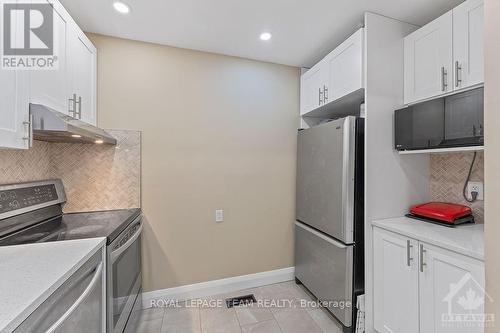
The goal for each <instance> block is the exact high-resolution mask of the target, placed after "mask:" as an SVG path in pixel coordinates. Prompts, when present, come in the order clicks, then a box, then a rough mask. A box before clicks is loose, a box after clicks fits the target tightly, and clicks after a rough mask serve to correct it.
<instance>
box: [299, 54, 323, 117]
mask: <svg viewBox="0 0 500 333" xmlns="http://www.w3.org/2000/svg"><path fill="white" fill-rule="evenodd" d="M322 65H323V63H318V64H316V65H315V66H314V67H313V68H311V69H310V70H308V71H307V72H306V73H304V75H302V77H301V80H300V81H301V84H300V90H301V93H300V95H301V108H300V109H301V110H300V114H301V115H303V114H305V113H307V112H309V111H312V110H314V109H316V108H318V107H319V106H321V105H322V104H323V90H324V85H325V83H324V79H323V78H324V69H323V66H322Z"/></svg>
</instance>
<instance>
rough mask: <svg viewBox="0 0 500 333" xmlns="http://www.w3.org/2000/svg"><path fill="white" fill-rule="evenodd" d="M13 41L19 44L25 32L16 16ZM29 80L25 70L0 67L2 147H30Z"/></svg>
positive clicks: (0, 128)
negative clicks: (17, 21) (20, 37)
mask: <svg viewBox="0 0 500 333" xmlns="http://www.w3.org/2000/svg"><path fill="white" fill-rule="evenodd" d="M13 19H14V22H13V26H16V27H17V28H18V29H15V30H14V31H13V32H12V33H11V38H12V40H11V43H12V44H13V45H16V44H17V41H18V40H19V36H21V34H23V30H22V27H21V25H20V24H17V23H16V19H17V17H16V16H14V18H13ZM29 121H30V119H29V80H28V73H27V72H26V71H23V70H7V69H0V148H17V149H27V148H29V140H30V127H29V126H30V122H29Z"/></svg>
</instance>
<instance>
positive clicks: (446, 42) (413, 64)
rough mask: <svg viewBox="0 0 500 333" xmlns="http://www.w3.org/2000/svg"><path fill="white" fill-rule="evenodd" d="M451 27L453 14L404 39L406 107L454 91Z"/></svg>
mask: <svg viewBox="0 0 500 333" xmlns="http://www.w3.org/2000/svg"><path fill="white" fill-rule="evenodd" d="M452 26H453V15H452V12H451V11H450V12H448V13H446V14H444V15H443V16H441V17H439V18H437V19H436V20H434V21H432V22H431V23H429V24H427V25H426V26H424V27H422V28H420V29H419V30H417V31H415V32H413V33H412V34H410V35H408V36H407V37H405V39H404V57H405V59H404V63H405V64H404V67H405V69H404V76H405V94H404V100H405V104H410V103H413V102H416V101H419V100H423V99H427V98H431V97H435V96H439V95H442V94H444V93H447V92H449V91H453V86H452V82H453V71H452V63H453V47H452V37H453V36H452V30H453V28H452Z"/></svg>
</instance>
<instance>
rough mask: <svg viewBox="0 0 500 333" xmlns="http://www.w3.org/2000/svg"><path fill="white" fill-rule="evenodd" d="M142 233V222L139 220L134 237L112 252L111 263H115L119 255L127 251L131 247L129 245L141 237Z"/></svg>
mask: <svg viewBox="0 0 500 333" xmlns="http://www.w3.org/2000/svg"><path fill="white" fill-rule="evenodd" d="M141 233H142V222H139V228H138V229H137V230H136V231H135V234H134V235H133V236H132V237H130V238H129V240H127V241H126V242H125V243H124V244H123V245H122V246H120V247H119V248H117V249H116V250H114V251H113V252H111V255H110V260H111V263H114V262H115V260H116V259H117V258H118V257H119V256H121V255H122V253H123V252H125V251H126V250H127V249H128V248H129V246H130V245H132V244H133V243H134V242H135V241H136V240H137V238H139V236H140V235H141Z"/></svg>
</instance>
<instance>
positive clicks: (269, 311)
mask: <svg viewBox="0 0 500 333" xmlns="http://www.w3.org/2000/svg"><path fill="white" fill-rule="evenodd" d="M248 294H254V295H255V298H256V299H257V301H258V302H259V301H260V302H259V303H258V304H260V305H266V306H257V304H254V305H251V306H243V307H234V308H231V309H227V307H226V306H225V303H222V302H224V300H225V299H226V298H230V297H236V296H242V295H248ZM311 300H312V298H311V296H310V295H309V294H308V293H307V292H306V291H305V290H304V289H303V288H302V287H301V286H297V285H296V284H295V282H292V281H291V282H284V283H279V284H273V285H269V286H264V287H259V288H255V289H248V290H243V291H238V292H234V293H230V294H223V295H217V296H212V297H207V298H204V299H201V300H195V301H188V302H187V303H186V304H183V306H179V307H164V308H151V309H146V310H143V311H142V314H141V319H140V323H139V326H138V330H137V333H246V332H252V333H322V332H325V333H342V328H341V326H340V325H339V324H338V323H337V322H336V321H335V320H334V319H332V318H331V317H330V315H329V314H328V313H327V312H326V311H325V310H323V309H320V308H317V307H315V306H304V305H305V302H307V301H311ZM196 302H198V303H196ZM216 302H218V303H216ZM262 302H266V303H262ZM214 304H221V305H223V306H221V307H210V306H208V305H214ZM268 306H269V307H268Z"/></svg>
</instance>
